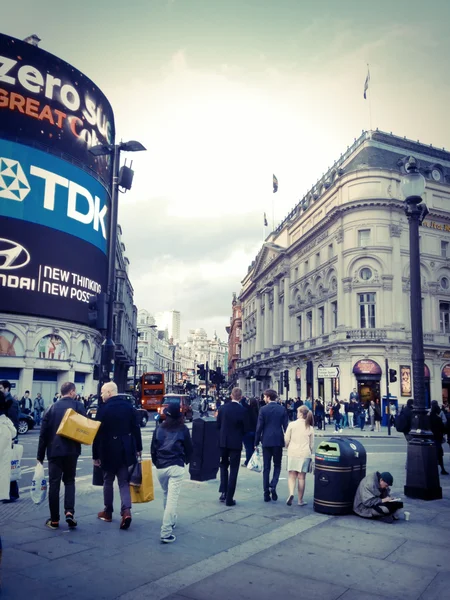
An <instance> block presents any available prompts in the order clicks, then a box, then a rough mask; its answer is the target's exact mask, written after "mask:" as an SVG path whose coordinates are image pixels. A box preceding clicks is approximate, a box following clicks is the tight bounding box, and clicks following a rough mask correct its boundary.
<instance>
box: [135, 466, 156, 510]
mask: <svg viewBox="0 0 450 600" xmlns="http://www.w3.org/2000/svg"><path fill="white" fill-rule="evenodd" d="M141 466H142V483H141V485H140V486H139V487H136V486H135V485H130V494H131V502H132V503H133V504H138V503H140V502H151V501H152V500H154V499H155V491H154V488H153V473H152V461H151V460H150V459H149V458H148V459H145V460H143V461H142V462H141Z"/></svg>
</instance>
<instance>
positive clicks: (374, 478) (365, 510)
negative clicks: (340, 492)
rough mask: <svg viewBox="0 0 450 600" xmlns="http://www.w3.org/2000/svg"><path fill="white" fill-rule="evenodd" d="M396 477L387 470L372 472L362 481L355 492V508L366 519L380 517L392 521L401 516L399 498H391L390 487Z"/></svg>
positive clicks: (401, 505)
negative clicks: (398, 512)
mask: <svg viewBox="0 0 450 600" xmlns="http://www.w3.org/2000/svg"><path fill="white" fill-rule="evenodd" d="M393 483H394V478H393V477H392V475H391V474H390V473H388V472H387V471H385V472H383V473H378V471H377V472H376V473H370V474H369V475H367V476H366V477H364V479H363V480H362V481H361V483H360V484H359V486H358V489H357V491H356V494H355V500H354V502H353V510H354V512H355V513H356V514H357V515H359V516H360V517H364V518H366V519H380V520H381V521H385V522H386V523H392V522H393V521H394V520H397V519H398V518H399V517H398V516H397V515H396V512H397V510H398V509H399V508H403V502H401V501H400V499H399V498H391V496H390V487H389V486H391V485H392V484H393Z"/></svg>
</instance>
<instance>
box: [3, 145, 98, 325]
mask: <svg viewBox="0 0 450 600" xmlns="http://www.w3.org/2000/svg"><path fill="white" fill-rule="evenodd" d="M108 208H109V196H108V193H107V191H106V189H105V188H104V187H103V185H101V184H100V183H99V181H98V180H97V179H95V178H94V177H92V176H90V175H88V174H87V173H86V172H85V171H83V170H81V169H79V168H77V167H75V166H74V165H72V164H71V163H68V162H66V161H64V160H61V159H58V158H56V157H55V156H53V155H51V154H48V153H45V152H41V151H40V150H36V149H34V148H30V147H28V146H24V145H22V144H16V143H14V142H10V141H6V140H0V311H5V312H15V313H25V314H30V315H38V316H44V317H50V318H56V319H65V320H69V321H75V322H79V323H83V324H86V325H87V324H88V303H89V300H90V297H91V296H92V295H93V294H97V293H99V292H100V291H106V285H107V232H108V226H109V225H108V218H109V211H108Z"/></svg>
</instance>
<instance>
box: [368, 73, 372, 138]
mask: <svg viewBox="0 0 450 600" xmlns="http://www.w3.org/2000/svg"><path fill="white" fill-rule="evenodd" d="M367 72H368V73H369V81H370V67H369V63H367ZM367 92H368V94H369V127H370V131H372V100H371V96H372V92H371V90H369V88H367Z"/></svg>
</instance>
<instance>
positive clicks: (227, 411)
mask: <svg viewBox="0 0 450 600" xmlns="http://www.w3.org/2000/svg"><path fill="white" fill-rule="evenodd" d="M241 398H242V390H241V389H240V388H233V390H232V391H231V402H227V403H225V404H223V405H222V406H221V407H220V408H219V412H218V414H217V427H218V429H219V445H220V489H219V492H220V501H221V502H225V504H226V505H227V506H234V505H235V504H236V501H235V500H234V499H233V497H234V492H235V491H236V483H237V476H238V471H239V464H240V459H241V451H242V442H243V439H244V434H245V433H246V431H247V429H248V427H247V411H246V410H245V408H244V407H243V406H242V405H241V404H240V401H241ZM228 468H230V472H229V473H228Z"/></svg>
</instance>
